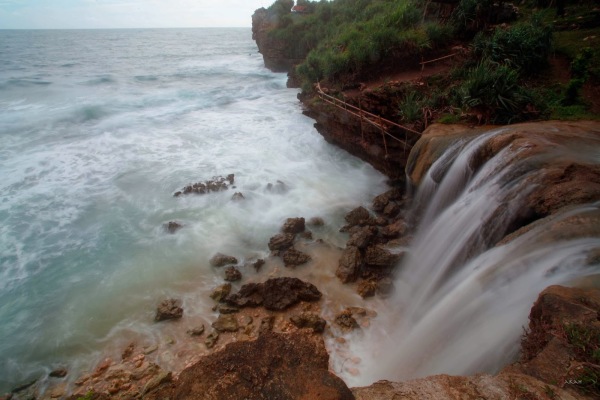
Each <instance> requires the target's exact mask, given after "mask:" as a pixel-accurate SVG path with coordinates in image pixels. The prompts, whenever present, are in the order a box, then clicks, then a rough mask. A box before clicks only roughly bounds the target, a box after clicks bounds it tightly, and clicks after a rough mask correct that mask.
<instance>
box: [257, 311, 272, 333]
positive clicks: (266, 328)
mask: <svg viewBox="0 0 600 400" xmlns="http://www.w3.org/2000/svg"><path fill="white" fill-rule="evenodd" d="M273 325H275V317H274V316H273V315H267V316H266V317H263V319H262V320H261V321H260V326H259V327H258V334H259V335H262V334H264V333H267V332H271V331H272V330H273Z"/></svg>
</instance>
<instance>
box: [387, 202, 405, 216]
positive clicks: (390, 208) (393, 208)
mask: <svg viewBox="0 0 600 400" xmlns="http://www.w3.org/2000/svg"><path fill="white" fill-rule="evenodd" d="M401 210H402V208H401V207H400V206H399V205H398V204H396V203H389V204H388V205H387V206H385V208H384V209H383V215H385V216H386V217H388V218H393V217H395V216H396V215H398V213H400V211H401Z"/></svg>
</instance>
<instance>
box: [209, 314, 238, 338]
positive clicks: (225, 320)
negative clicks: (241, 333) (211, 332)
mask: <svg viewBox="0 0 600 400" xmlns="http://www.w3.org/2000/svg"><path fill="white" fill-rule="evenodd" d="M212 327H213V328H214V329H215V330H216V331H217V332H219V333H223V332H237V331H238V329H239V328H240V326H239V324H238V321H237V317H236V316H235V315H234V314H221V315H219V318H217V320H216V321H215V322H213V323H212Z"/></svg>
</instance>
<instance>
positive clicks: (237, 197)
mask: <svg viewBox="0 0 600 400" xmlns="http://www.w3.org/2000/svg"><path fill="white" fill-rule="evenodd" d="M245 199H246V198H245V197H244V195H243V194H242V193H241V192H235V193H234V194H233V196H231V200H233V201H241V200H245Z"/></svg>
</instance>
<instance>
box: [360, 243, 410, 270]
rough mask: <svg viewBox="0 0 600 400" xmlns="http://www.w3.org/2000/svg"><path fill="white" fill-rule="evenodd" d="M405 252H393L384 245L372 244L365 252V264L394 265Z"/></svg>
mask: <svg viewBox="0 0 600 400" xmlns="http://www.w3.org/2000/svg"><path fill="white" fill-rule="evenodd" d="M403 254H404V253H398V254H395V253H392V252H391V251H389V250H388V249H386V248H385V247H382V246H371V247H369V248H367V251H366V253H365V264H367V265H370V266H374V267H392V266H394V265H395V264H396V263H397V262H398V261H400V259H401V258H402V256H403Z"/></svg>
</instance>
